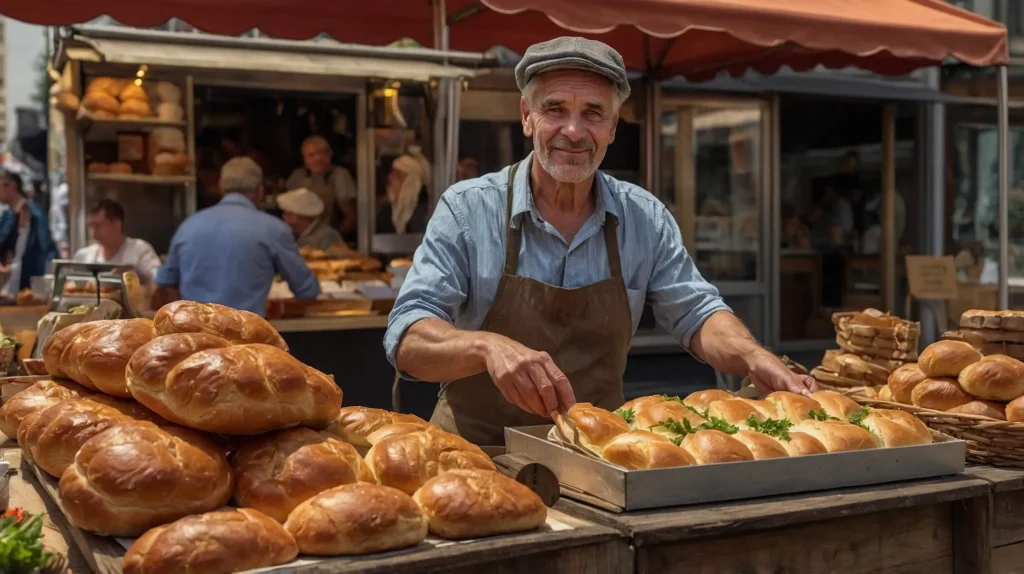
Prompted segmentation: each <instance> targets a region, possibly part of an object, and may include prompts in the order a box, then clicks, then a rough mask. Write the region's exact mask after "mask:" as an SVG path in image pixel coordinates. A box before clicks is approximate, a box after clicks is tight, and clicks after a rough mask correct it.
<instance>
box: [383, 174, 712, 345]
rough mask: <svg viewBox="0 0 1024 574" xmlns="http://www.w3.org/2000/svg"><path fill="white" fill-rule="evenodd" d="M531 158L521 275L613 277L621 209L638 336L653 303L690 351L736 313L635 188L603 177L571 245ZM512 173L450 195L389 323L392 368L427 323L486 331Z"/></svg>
mask: <svg viewBox="0 0 1024 574" xmlns="http://www.w3.org/2000/svg"><path fill="white" fill-rule="evenodd" d="M531 159H532V154H531V155H530V156H529V157H527V158H526V160H524V161H523V163H522V165H520V166H519V170H518V172H517V173H516V180H515V182H514V184H513V198H512V225H516V226H521V227H522V243H521V245H520V247H519V272H518V275H520V276H524V277H529V278H531V279H536V280H538V281H543V282H544V283H548V284H550V285H555V286H558V287H565V288H574V287H582V286H585V285H590V284H592V283H596V282H598V281H601V280H603V279H607V278H608V277H609V275H610V272H609V269H608V253H607V249H606V248H605V240H604V233H603V231H602V229H603V226H604V221H605V215H606V214H607V213H611V214H613V215H615V216H616V217H617V218H618V228H617V229H616V235H617V238H618V243H619V253H620V254H621V259H622V276H623V279H624V280H625V282H626V291H627V295H628V297H629V309H630V313H631V316H632V320H633V332H634V333H635V332H636V328H637V326H638V325H639V323H640V315H641V313H642V312H643V308H644V303H645V302H647V301H649V302H650V303H651V305H652V307H653V309H654V313H655V316H656V318H657V320H658V322H659V324H661V326H662V327H663V328H665V329H666V330H668V331H669V332H670V333H672V334H673V335H674V336H675V339H676V340H677V341H679V343H680V344H681V345H683V346H684V347H687V348H688V347H689V344H690V338H691V337H693V335H694V333H696V332H697V330H698V329H700V327H701V325H703V324H704V321H705V320H707V318H708V317H710V316H711V314H712V313H715V312H716V311H723V310H725V311H728V310H729V307H728V306H726V304H725V303H724V302H723V301H722V299H721V297H719V295H718V289H716V288H715V287H714V286H712V285H711V284H710V283H708V282H707V281H705V280H704V278H703V277H701V275H700V272H698V271H697V267H696V265H694V262H693V259H691V258H690V255H689V254H688V253H687V252H686V248H685V247H683V240H682V237H681V235H680V233H679V227H678V226H677V225H676V221H675V219H674V218H673V217H672V214H671V213H669V211H668V209H667V208H666V207H665V206H664V204H662V203H661V202H660V201H659V200H658V199H657V198H655V197H654V196H653V195H651V194H650V193H648V192H647V191H645V190H643V189H641V188H639V187H637V186H635V185H633V184H630V183H626V182H623V181H618V180H616V179H614V178H611V177H609V176H607V175H605V174H602V173H600V172H598V173H597V176H596V178H595V181H596V183H597V185H596V188H597V195H596V198H595V206H596V208H595V210H594V213H593V215H591V216H590V218H589V219H588V220H587V221H586V222H585V223H584V224H583V227H582V228H581V229H580V231H579V232H578V233H577V234H576V236H575V237H574V238H573V239H572V242H571V243H566V242H565V240H564V239H563V238H562V236H561V234H559V233H558V231H557V230H556V229H555V228H554V227H553V226H552V225H551V224H549V223H547V222H545V221H544V219H543V218H542V217H541V215H540V212H539V211H538V210H537V207H536V206H535V205H534V202H533V194H532V193H531V192H530V161H531ZM509 170H510V168H505V169H504V170H502V171H500V172H498V173H491V174H488V175H485V176H483V177H480V178H477V179H471V180H467V181H462V182H459V183H457V184H455V185H453V186H452V187H451V188H449V189H448V190H447V191H445V193H444V195H443V196H442V197H441V200H440V201H439V202H438V205H437V208H436V209H435V211H434V214H433V216H431V218H430V223H429V224H428V225H427V232H426V234H425V235H424V237H423V243H421V244H420V246H419V248H418V249H417V250H416V254H415V256H414V258H413V265H412V268H411V269H410V270H409V274H408V276H407V277H406V279H405V282H404V283H403V285H402V289H401V292H400V293H399V295H398V299H397V300H396V301H395V307H394V309H393V310H392V311H391V317H390V319H389V321H388V330H387V334H386V335H385V337H384V348H385V351H386V352H387V356H388V359H389V360H390V361H391V363H392V364H394V363H395V353H396V352H397V350H398V343H399V341H400V340H401V338H402V335H403V334H404V333H405V331H406V329H408V328H409V326H410V325H412V324H413V323H415V322H416V321H419V320H421V319H426V318H433V319H441V320H443V321H447V322H448V323H451V324H453V325H454V326H455V327H457V328H459V329H465V330H479V329H480V326H481V325H482V324H483V321H484V317H485V316H486V315H487V311H488V310H489V309H490V308H491V304H492V303H493V302H494V295H495V292H496V290H497V288H498V281H499V280H500V279H501V275H502V271H503V268H504V265H505V197H506V193H505V189H506V184H507V183H508V174H509Z"/></svg>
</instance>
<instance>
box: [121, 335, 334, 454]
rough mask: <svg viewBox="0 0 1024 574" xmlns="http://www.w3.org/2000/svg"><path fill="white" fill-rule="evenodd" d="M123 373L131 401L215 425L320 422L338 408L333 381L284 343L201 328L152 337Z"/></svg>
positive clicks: (247, 428)
mask: <svg viewBox="0 0 1024 574" xmlns="http://www.w3.org/2000/svg"><path fill="white" fill-rule="evenodd" d="M126 375H127V377H128V389H129V390H130V391H131V393H132V396H134V397H135V399H136V400H137V401H139V402H140V403H142V404H143V405H146V406H147V407H149V408H151V409H153V411H154V412H156V413H157V414H159V415H161V416H163V417H164V418H166V419H167V420H169V421H173V422H175V423H178V424H180V425H183V426H187V427H190V428H194V429H198V430H203V431H207V432H213V433H220V434H259V433H263V432H266V431H269V430H275V429H281V428H287V427H292V426H299V425H302V426H308V427H312V428H325V427H327V426H328V425H330V424H331V423H332V422H333V421H334V420H335V419H336V418H337V417H338V412H339V411H340V410H341V389H340V388H338V385H336V384H334V381H333V380H332V379H331V378H329V377H328V376H327V375H325V374H323V373H321V372H320V371H317V370H316V369H313V368H310V367H307V366H306V365H304V364H302V363H300V362H299V361H298V360H297V359H296V358H295V357H293V356H291V355H289V354H288V353H286V352H285V351H282V350H281V349H279V348H277V347H271V346H270V345H236V346H232V345H231V344H230V343H229V342H228V341H226V340H224V339H221V338H219V337H214V336H213V335H207V334H203V333H183V334H178V335H165V336H163V337H157V338H156V339H153V340H152V341H150V342H149V343H147V344H146V345H144V346H143V347H142V348H140V349H139V350H138V351H136V353H135V354H134V355H133V356H132V359H131V361H129V362H128V369H127V370H126Z"/></svg>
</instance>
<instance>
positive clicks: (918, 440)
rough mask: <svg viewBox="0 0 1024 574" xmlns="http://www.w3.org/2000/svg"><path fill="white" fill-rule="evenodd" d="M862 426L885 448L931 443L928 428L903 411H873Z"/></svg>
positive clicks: (930, 434)
mask: <svg viewBox="0 0 1024 574" xmlns="http://www.w3.org/2000/svg"><path fill="white" fill-rule="evenodd" d="M863 424H864V426H865V427H867V428H868V430H870V431H871V432H872V433H874V435H875V436H876V437H877V438H878V439H879V440H881V443H882V446H885V447H895V446H910V445H915V444H931V443H932V441H933V439H932V433H931V431H929V430H928V427H926V426H925V424H924V423H923V422H921V421H920V420H919V419H918V418H917V417H915V416H914V415H912V414H910V413H908V412H905V411H897V410H890V409H873V410H872V411H871V412H870V413H868V416H867V417H865V418H864V422H863Z"/></svg>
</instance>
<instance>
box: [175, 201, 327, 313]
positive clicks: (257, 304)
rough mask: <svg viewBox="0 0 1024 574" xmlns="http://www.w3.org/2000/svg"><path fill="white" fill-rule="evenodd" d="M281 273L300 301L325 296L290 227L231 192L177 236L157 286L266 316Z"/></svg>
mask: <svg viewBox="0 0 1024 574" xmlns="http://www.w3.org/2000/svg"><path fill="white" fill-rule="evenodd" d="M277 273H280V274H281V277H283V278H284V280H285V281H287V282H288V287H289V288H290V289H291V291H292V293H294V294H295V298H296V299H315V298H316V297H317V296H318V295H320V282H319V281H317V278H316V276H315V275H313V272H312V271H310V270H309V267H308V266H307V265H306V262H305V261H303V260H302V256H300V255H299V247H298V246H297V245H296V244H295V238H294V237H292V231H291V229H290V228H289V227H288V225H287V224H285V222H283V221H281V220H280V219H278V218H276V217H274V216H272V215H269V214H266V213H263V212H262V211H259V210H258V209H256V206H255V205H253V204H252V202H251V201H249V200H248V199H247V198H246V197H245V196H243V195H240V194H238V193H229V194H227V195H225V196H224V199H222V200H220V202H219V203H217V205H215V206H213V207H208V208H206V209H203V210H202V211H199V212H198V213H196V214H195V215H193V216H191V217H189V218H188V219H186V220H185V221H184V222H183V223H182V224H181V226H180V227H179V228H178V230H177V231H176V232H174V239H172V240H171V249H170V252H169V253H168V254H167V261H166V262H165V263H164V264H163V265H162V266H161V267H160V270H159V271H158V272H157V275H156V282H157V284H158V285H165V286H176V287H177V288H178V291H180V292H181V296H182V298H183V299H188V300H190V301H199V302H200V303H220V304H221V305H226V306H228V307H232V308H235V309H242V310H245V311H252V312H253V313H257V314H259V315H260V316H263V315H265V314H266V311H267V294H268V293H269V292H270V284H271V283H272V282H273V281H274V275H275V274H277Z"/></svg>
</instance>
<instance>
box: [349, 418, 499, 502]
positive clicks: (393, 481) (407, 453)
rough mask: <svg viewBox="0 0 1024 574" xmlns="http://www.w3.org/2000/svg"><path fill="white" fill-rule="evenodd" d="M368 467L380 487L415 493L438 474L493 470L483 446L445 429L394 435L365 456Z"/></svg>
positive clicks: (374, 446)
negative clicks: (482, 448) (465, 469)
mask: <svg viewBox="0 0 1024 574" xmlns="http://www.w3.org/2000/svg"><path fill="white" fill-rule="evenodd" d="M365 461H366V466H367V467H368V468H369V469H370V472H372V473H373V476H374V479H375V480H376V481H377V484H381V485H383V486H391V487H393V488H397V489H398V490H401V491H402V492H404V493H406V494H410V495H411V494H413V493H414V492H416V489H418V488H420V487H421V486H423V483H425V482H426V481H428V480H430V479H431V478H433V477H435V476H437V475H438V474H439V473H442V472H447V471H450V470H455V469H463V468H477V469H486V470H494V463H493V462H491V459H490V458H489V457H488V456H487V455H486V454H484V452H483V451H482V450H480V447H478V446H476V445H474V444H472V443H470V442H469V441H467V440H466V439H464V438H462V437H460V436H458V435H454V434H451V433H447V432H444V431H442V430H431V431H419V432H413V433H408V434H403V435H397V436H392V437H390V438H387V439H384V440H382V441H380V442H379V443H377V444H375V445H373V446H372V447H371V448H370V451H369V452H367V453H366V458H365Z"/></svg>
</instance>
